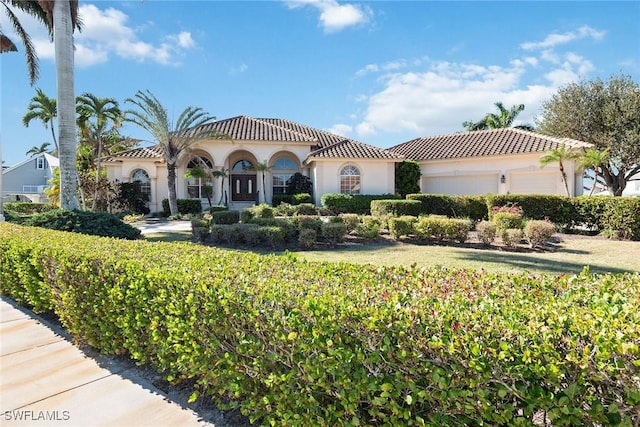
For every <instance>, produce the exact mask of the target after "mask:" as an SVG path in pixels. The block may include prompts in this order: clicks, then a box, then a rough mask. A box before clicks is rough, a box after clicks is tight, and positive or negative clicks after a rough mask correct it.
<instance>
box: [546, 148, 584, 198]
mask: <svg viewBox="0 0 640 427" xmlns="http://www.w3.org/2000/svg"><path fill="white" fill-rule="evenodd" d="M577 157H578V154H577V153H576V151H575V150H573V149H571V148H570V147H567V146H566V145H561V146H560V147H558V148H556V149H555V150H551V151H549V152H547V153H546V154H545V155H544V156H542V157H541V158H540V166H541V167H545V166H546V165H548V164H549V163H558V167H559V168H560V175H561V177H562V183H563V184H564V189H565V190H566V192H567V197H571V192H569V184H568V183H567V171H566V170H565V169H564V162H566V161H569V160H573V159H575V158H577Z"/></svg>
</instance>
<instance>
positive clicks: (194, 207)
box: [162, 199, 202, 216]
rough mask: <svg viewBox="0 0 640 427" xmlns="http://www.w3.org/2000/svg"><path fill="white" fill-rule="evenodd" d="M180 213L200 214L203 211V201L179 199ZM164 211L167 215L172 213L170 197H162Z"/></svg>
mask: <svg viewBox="0 0 640 427" xmlns="http://www.w3.org/2000/svg"><path fill="white" fill-rule="evenodd" d="M177 202H178V213H179V214H182V215H189V214H191V215H198V214H199V213H202V203H201V202H200V199H178V200H177ZM162 211H163V212H164V215H165V216H169V215H171V209H170V208H169V199H162Z"/></svg>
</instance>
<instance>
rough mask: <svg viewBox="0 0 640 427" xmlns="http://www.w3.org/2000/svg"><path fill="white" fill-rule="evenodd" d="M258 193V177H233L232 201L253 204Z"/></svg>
mask: <svg viewBox="0 0 640 427" xmlns="http://www.w3.org/2000/svg"><path fill="white" fill-rule="evenodd" d="M257 191H258V186H257V180H256V175H231V200H232V201H234V202H252V201H255V200H256V192H257Z"/></svg>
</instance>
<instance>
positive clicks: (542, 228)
mask: <svg viewBox="0 0 640 427" xmlns="http://www.w3.org/2000/svg"><path fill="white" fill-rule="evenodd" d="M555 232H556V227H555V226H554V225H553V224H552V223H551V222H549V221H540V220H535V219H532V220H530V221H527V223H526V224H525V226H524V235H525V237H526V238H527V240H528V241H529V244H530V245H531V247H532V248H535V247H537V246H544V244H545V243H546V242H547V241H548V240H549V239H550V238H551V236H553V234H554V233H555Z"/></svg>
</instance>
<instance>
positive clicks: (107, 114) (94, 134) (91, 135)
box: [76, 92, 122, 211]
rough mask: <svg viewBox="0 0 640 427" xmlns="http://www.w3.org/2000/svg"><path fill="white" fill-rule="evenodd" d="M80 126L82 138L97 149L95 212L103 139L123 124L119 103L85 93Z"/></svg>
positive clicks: (79, 107)
mask: <svg viewBox="0 0 640 427" xmlns="http://www.w3.org/2000/svg"><path fill="white" fill-rule="evenodd" d="M76 102H77V107H76V110H77V113H78V125H79V126H80V131H81V133H82V136H83V137H84V138H86V139H88V140H89V141H90V142H92V143H93V145H95V147H96V188H95V190H94V194H93V202H92V204H91V210H92V211H95V210H96V206H97V204H98V195H99V191H98V190H99V187H100V179H101V177H102V150H103V147H104V141H103V138H104V136H105V134H106V133H107V132H108V129H107V127H108V126H109V124H111V130H113V129H115V128H118V127H119V126H120V125H121V123H122V111H120V107H119V106H118V101H116V100H115V99H113V98H100V97H97V96H95V95H94V94H92V93H86V92H85V93H83V94H82V95H80V96H79V97H78V98H77V99H76Z"/></svg>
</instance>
